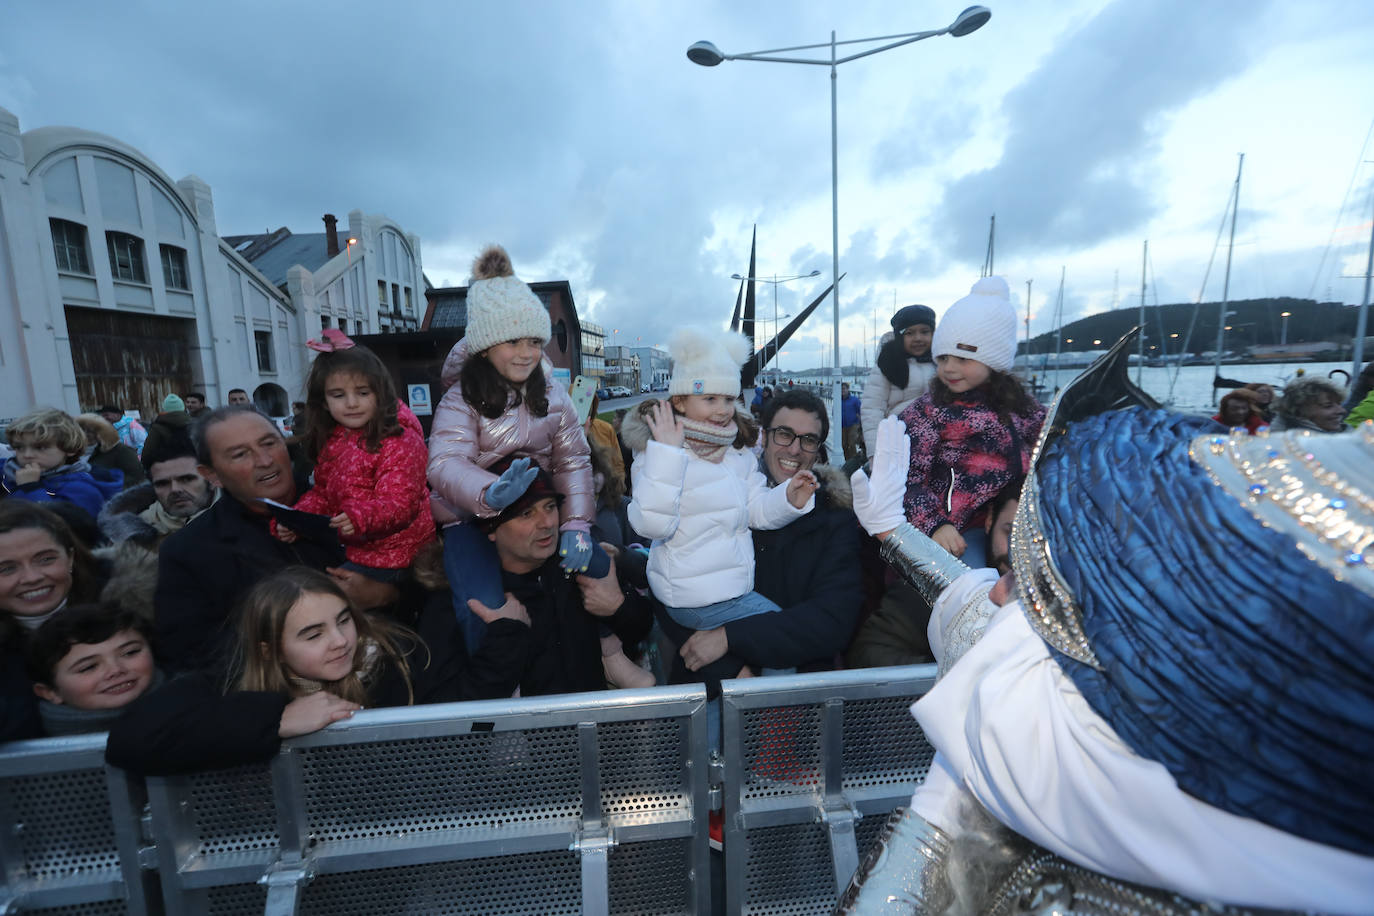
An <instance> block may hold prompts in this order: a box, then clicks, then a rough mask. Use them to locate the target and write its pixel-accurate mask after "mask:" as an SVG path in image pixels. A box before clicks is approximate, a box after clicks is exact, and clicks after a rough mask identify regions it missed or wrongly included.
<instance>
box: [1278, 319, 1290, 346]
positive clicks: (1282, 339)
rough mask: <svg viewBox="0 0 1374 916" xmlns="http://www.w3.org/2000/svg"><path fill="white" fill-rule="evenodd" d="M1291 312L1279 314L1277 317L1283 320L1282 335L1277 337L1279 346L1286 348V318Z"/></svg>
mask: <svg viewBox="0 0 1374 916" xmlns="http://www.w3.org/2000/svg"><path fill="white" fill-rule="evenodd" d="M1292 314H1293V313H1292V312H1279V317H1280V318H1282V319H1283V333H1282V334H1281V335H1280V336H1279V346H1281V347H1286V346H1288V318H1289V316H1290V315H1292Z"/></svg>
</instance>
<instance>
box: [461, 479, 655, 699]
mask: <svg viewBox="0 0 1374 916" xmlns="http://www.w3.org/2000/svg"><path fill="white" fill-rule="evenodd" d="M536 467H537V465H536ZM496 468H500V465H499V464H498V465H497V466H496ZM496 468H493V470H496ZM562 499H563V496H562V494H560V493H559V492H558V491H557V489H555V487H554V483H553V478H552V477H550V476H549V474H548V472H547V471H544V470H542V469H540V470H539V473H538V474H537V475H536V476H535V478H534V481H533V482H532V483H531V484H530V486H529V488H528V489H527V490H526V491H525V493H524V494H523V495H522V496H521V497H520V498H519V499H517V500H516V501H515V502H514V503H512V504H511V505H510V506H509V507H507V508H506V509H505V510H503V511H502V512H501V514H500V515H497V516H496V517H495V518H493V519H489V520H487V521H486V522H485V525H486V528H487V536H488V537H489V538H490V539H491V541H492V542H493V543H494V544H495V545H496V554H497V557H498V558H499V559H500V561H501V579H502V585H503V586H504V588H505V590H506V596H507V599H506V601H507V604H506V606H505V609H506V610H510V608H509V605H510V603H511V602H515V603H517V604H519V605H522V606H523V607H524V609H525V611H526V612H527V613H528V615H529V620H530V650H529V659H528V662H527V663H526V666H525V671H524V674H523V675H522V676H521V678H520V694H521V696H527V697H528V696H541V695H547V694H554V693H579V692H582V691H587V690H600V689H602V688H603V687H605V685H606V678H605V672H604V671H603V669H602V666H601V640H600V634H599V632H598V624H600V623H604V624H606V625H607V626H608V627H610V628H611V630H612V631H613V632H614V633H615V635H616V636H619V637H620V641H621V643H622V644H624V645H627V646H631V645H634V644H635V643H637V642H639V641H640V640H642V639H644V638H645V637H646V636H647V635H648V634H649V628H650V627H651V626H652V625H653V610H652V608H653V603H652V599H649V598H645V597H643V596H641V595H640V594H639V593H638V592H636V591H635V590H634V589H633V588H630V587H627V586H623V585H622V584H621V582H620V580H619V577H618V576H617V573H616V567H615V562H614V561H612V562H611V569H610V572H609V573H607V575H606V576H604V577H603V578H600V579H593V578H591V577H589V576H574V577H572V578H569V577H568V576H566V575H565V574H564V572H563V570H562V568H561V567H560V566H559V564H558V556H557V553H558V521H559V517H558V506H559V503H560V502H562ZM473 603H474V604H475V603H476V602H475V601H474V602H473Z"/></svg>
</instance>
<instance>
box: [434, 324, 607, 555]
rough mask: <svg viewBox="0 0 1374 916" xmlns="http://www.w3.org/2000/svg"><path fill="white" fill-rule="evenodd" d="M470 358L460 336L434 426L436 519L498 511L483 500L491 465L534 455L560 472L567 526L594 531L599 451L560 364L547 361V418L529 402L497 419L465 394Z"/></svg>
mask: <svg viewBox="0 0 1374 916" xmlns="http://www.w3.org/2000/svg"><path fill="white" fill-rule="evenodd" d="M467 358H468V346H467V340H460V341H458V343H457V345H456V346H455V347H454V348H453V349H452V350H451V351H449V354H448V359H446V360H444V372H443V377H442V380H443V385H444V397H443V400H441V401H440V402H439V406H438V407H437V408H435V411H434V424H433V426H432V427H431V428H430V435H429V485H430V487H431V488H432V489H433V491H434V496H433V499H434V504H433V506H432V508H433V511H434V519H435V521H437V522H439V524H441V525H451V524H453V523H455V522H460V521H466V520H467V519H470V518H473V517H474V516H476V517H479V518H490V517H491V516H493V515H496V514H497V513H496V510H495V509H493V508H491V506H488V505H487V501H486V500H485V499H484V498H483V495H484V494H485V492H486V489H487V487H489V486H490V485H491V483H492V481H494V480H496V475H495V474H492V473H491V472H489V471H487V470H486V468H489V467H491V466H492V465H493V464H495V463H496V462H497V461H499V460H501V459H502V458H504V457H506V456H507V455H514V456H516V457H524V456H529V457H531V458H533V459H534V460H535V461H537V462H538V463H539V466H540V467H542V468H544V470H546V471H548V472H549V473H550V474H552V475H553V480H554V485H555V486H557V487H558V491H559V492H560V493H562V494H563V495H564V496H565V497H567V498H566V499H565V500H564V502H563V512H562V517H563V526H562V527H563V528H564V529H569V528H575V529H581V530H584V531H585V530H589V529H590V527H591V522H592V519H593V518H594V517H595V505H596V502H595V495H594V493H593V491H592V463H591V452H590V450H589V449H588V447H587V437H586V435H585V434H584V433H583V432H582V426H581V424H579V423H578V422H577V412H576V411H575V410H574V409H573V404H572V399H571V398H570V397H568V393H567V392H566V391H564V390H563V387H562V386H561V385H559V384H557V383H556V382H554V381H553V364H552V363H551V362H549V360H548V357H545V358H544V360H543V363H542V365H543V369H544V380H545V390H544V393H545V395H546V396H547V397H548V400H549V412H548V415H547V416H543V417H536V416H534V415H533V414H531V413H530V411H529V406H528V405H527V404H523V403H522V404H521V405H520V406H519V407H516V408H513V409H508V410H507V411H506V412H505V413H503V414H501V416H499V417H497V418H496V419H495V420H491V419H488V418H487V417H484V416H482V415H481V414H480V413H478V412H477V410H476V409H475V408H474V407H473V406H472V405H471V404H469V403H468V402H467V401H466V400H464V399H463V389H462V386H461V385H459V384H458V374H459V373H460V372H461V371H462V368H463V363H464V362H466V361H467Z"/></svg>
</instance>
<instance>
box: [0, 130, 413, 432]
mask: <svg viewBox="0 0 1374 916" xmlns="http://www.w3.org/2000/svg"><path fill="white" fill-rule="evenodd" d="M349 232H350V234H351V235H352V237H353V238H354V242H353V244H350V245H348V246H347V250H345V251H342V252H341V253H340V254H339V255H338V256H337V257H334V258H332V259H330V260H329V261H327V262H326V263H325V264H323V265H322V266H320V267H317V268H316V269H315V271H314V272H311V271H309V270H306V269H305V268H302V267H293V268H292V269H291V270H290V271H289V273H288V277H287V282H286V284H285V286H286V289H285V290H283V289H280V288H279V287H278V286H277V285H274V283H273V282H272V281H270V280H269V279H268V278H267V277H266V276H265V275H264V274H263V273H262V272H261V271H259V270H258V269H257V268H256V267H255V266H254V265H253V264H252V263H250V262H249V261H248V260H246V259H245V258H244V257H243V256H242V255H240V254H239V253H238V252H237V251H235V250H234V248H233V247H232V246H231V245H229V244H228V243H227V242H226V241H225V240H224V239H222V238H221V237H220V235H219V232H218V228H217V225H216V222H215V210H214V200H213V197H212V195H211V191H210V187H209V185H208V184H206V183H205V182H204V181H202V180H201V179H199V178H197V177H196V176H194V175H191V176H187V177H186V178H183V179H181V180H180V181H173V180H172V179H171V178H170V177H169V176H168V175H167V174H166V173H164V172H163V171H162V170H161V169H160V168H159V167H158V166H157V165H156V164H155V163H154V162H153V161H152V160H150V159H149V158H148V157H147V156H145V155H144V154H142V153H141V152H139V151H138V150H136V149H134V148H132V147H130V146H128V145H127V144H124V143H122V142H120V141H119V140H116V139H114V138H112V137H108V136H105V135H102V134H98V133H93V132H91V131H84V130H79V129H75V128H66V127H46V128H38V129H35V130H30V131H27V132H24V133H21V132H20V125H19V121H18V119H17V118H16V117H15V116H14V115H13V114H11V113H10V112H8V111H6V110H4V109H0V426H2V425H4V424H6V423H7V422H8V421H9V420H11V419H13V418H15V417H17V416H19V415H22V414H24V413H26V412H28V411H29V410H31V409H32V408H33V407H35V406H53V407H58V408H61V409H63V410H66V411H67V412H69V413H77V412H79V411H83V410H92V409H94V408H96V407H98V406H100V405H102V404H116V405H118V406H120V407H122V408H123V409H125V410H137V411H139V413H140V414H141V415H142V416H143V417H144V418H145V419H151V417H152V416H153V415H155V414H156V412H157V410H158V406H159V405H160V403H161V401H162V398H163V397H165V396H166V395H167V394H171V393H175V394H180V395H185V394H186V393H188V392H191V391H198V392H204V393H205V394H206V396H207V398H208V402H209V403H210V404H212V405H220V404H223V403H225V401H226V397H227V395H228V392H229V391H230V390H231V389H233V388H243V389H244V390H246V391H247V392H248V393H249V394H250V396H251V397H252V398H253V400H254V401H255V403H257V404H258V405H259V406H260V407H261V408H263V409H264V410H265V411H267V412H268V413H271V414H272V415H274V416H280V415H284V414H286V413H288V412H289V408H290V401H291V400H295V399H298V398H300V396H301V388H302V383H303V381H304V377H305V372H306V369H307V367H308V365H309V351H308V350H307V349H306V348H305V346H304V344H305V340H306V339H307V338H308V337H313V336H318V335H319V331H320V328H321V327H322V326H324V322H323V318H324V317H325V316H330V317H331V320H332V321H335V320H337V318H338V317H342V316H343V315H345V314H346V315H348V316H349V319H350V320H349V321H348V326H349V327H348V330H349V333H376V332H378V331H380V330H382V329H384V328H391V327H393V326H404V325H405V324H406V322H405V321H404V318H405V314H406V308H407V302H406V295H405V292H406V291H407V290H409V292H410V298H409V308H410V314H411V317H412V320H413V317H414V314H415V310H416V308H417V307H418V305H417V303H418V301H419V297H420V296H421V295H423V293H422V290H423V286H422V285H421V283H422V274H421V266H420V258H419V241H418V239H416V238H415V237H414V236H412V235H407V234H405V233H404V232H402V231H401V230H400V228H399V227H397V226H396V225H395V224H394V223H391V222H390V221H389V220H387V219H386V218H384V217H380V216H366V215H364V214H362V213H361V212H360V211H354V212H353V213H351V214H350V215H349ZM317 291H318V292H317ZM335 326H337V325H335Z"/></svg>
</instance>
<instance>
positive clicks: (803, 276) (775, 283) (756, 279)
mask: <svg viewBox="0 0 1374 916" xmlns="http://www.w3.org/2000/svg"><path fill="white" fill-rule="evenodd" d="M820 275H821V272H820V271H819V270H813V271H811V273H809V274H797V275H796V276H795V277H779V276H778V275H777V274H773V278H772V279H771V280H770V279H768V278H767V277H744V276H741V275H739V274H731V275H730V279H731V280H749V281H751V282H754V283H771V284H773V336H774V337H775V338H776V337H777V336H778V319H779V317H782V318H791V317H792V316H791V315H782V316H779V315H778V284H779V283H791V282H792V281H793V280H809V279H810V278H812V277H819V276H820ZM750 330H751V331H752V330H753V329H752V328H751V329H750ZM751 336H752V335H751ZM778 349H779V348H778V347H774V349H773V357H774V360H775V362H774V367H775V368H776V369H778V371H782V366H781V365H779V363H778V362H777V361H776V359H777V356H778ZM759 368H760V369H762V368H763V367H762V366H760V367H759Z"/></svg>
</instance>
